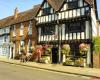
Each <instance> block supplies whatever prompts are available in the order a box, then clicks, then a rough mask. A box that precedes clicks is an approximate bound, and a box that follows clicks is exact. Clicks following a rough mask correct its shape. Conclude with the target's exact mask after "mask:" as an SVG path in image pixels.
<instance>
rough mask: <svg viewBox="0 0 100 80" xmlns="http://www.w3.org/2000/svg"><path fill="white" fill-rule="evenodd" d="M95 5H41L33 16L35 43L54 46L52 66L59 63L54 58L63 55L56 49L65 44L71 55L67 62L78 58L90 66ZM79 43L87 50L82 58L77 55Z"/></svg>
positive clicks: (83, 0)
mask: <svg viewBox="0 0 100 80" xmlns="http://www.w3.org/2000/svg"><path fill="white" fill-rule="evenodd" d="M95 1H96V0H95ZM95 1H94V0H62V1H61V0H44V1H43V3H42V4H41V8H40V9H39V11H38V14H37V16H36V20H37V25H36V26H37V28H38V43H39V44H42V45H45V44H49V45H54V46H55V45H56V46H57V47H56V49H55V50H54V51H52V62H53V61H54V62H56V63H58V61H59V60H60V59H55V57H57V56H58V58H60V57H61V55H62V53H60V54H59V49H60V48H59V47H61V46H62V45H63V44H68V45H69V46H70V48H71V51H70V55H69V56H66V57H67V58H68V59H70V60H72V61H75V60H78V59H79V58H85V60H86V61H85V63H86V64H87V65H92V54H93V53H92V52H93V43H92V38H93V37H94V36H97V28H96V27H97V26H96V20H97V11H96V2H95ZM82 43H85V44H87V45H88V47H89V49H88V52H87V54H86V56H85V57H84V56H81V55H80V51H79V45H80V44H82ZM54 54H56V55H54ZM69 57H70V58H69ZM54 59H55V60H56V61H55V60H54ZM60 61H61V60H60Z"/></svg>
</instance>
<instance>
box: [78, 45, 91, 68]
mask: <svg viewBox="0 0 100 80" xmlns="http://www.w3.org/2000/svg"><path fill="white" fill-rule="evenodd" d="M88 48H89V46H88V44H85V43H81V44H80V45H79V50H80V54H81V56H83V65H84V67H86V55H87V51H88Z"/></svg>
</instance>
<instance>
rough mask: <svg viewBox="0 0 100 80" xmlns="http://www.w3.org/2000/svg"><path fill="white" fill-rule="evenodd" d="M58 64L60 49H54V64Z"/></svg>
mask: <svg viewBox="0 0 100 80" xmlns="http://www.w3.org/2000/svg"><path fill="white" fill-rule="evenodd" d="M57 62H58V48H57V47H53V48H52V63H54V64H56V63H57Z"/></svg>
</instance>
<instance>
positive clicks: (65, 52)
mask: <svg viewBox="0 0 100 80" xmlns="http://www.w3.org/2000/svg"><path fill="white" fill-rule="evenodd" d="M61 52H62V53H63V54H66V55H68V54H69V52H70V46H69V45H68V44H64V45H63V47H62V50H61Z"/></svg>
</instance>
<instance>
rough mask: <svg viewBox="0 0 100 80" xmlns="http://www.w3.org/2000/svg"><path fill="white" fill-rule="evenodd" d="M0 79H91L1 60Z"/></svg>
mask: <svg viewBox="0 0 100 80" xmlns="http://www.w3.org/2000/svg"><path fill="white" fill-rule="evenodd" d="M0 80H90V79H89V78H87V77H82V76H79V75H71V74H64V73H58V72H52V71H46V70H40V69H35V68H29V67H24V66H20V65H15V64H9V63H4V62H0Z"/></svg>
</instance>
